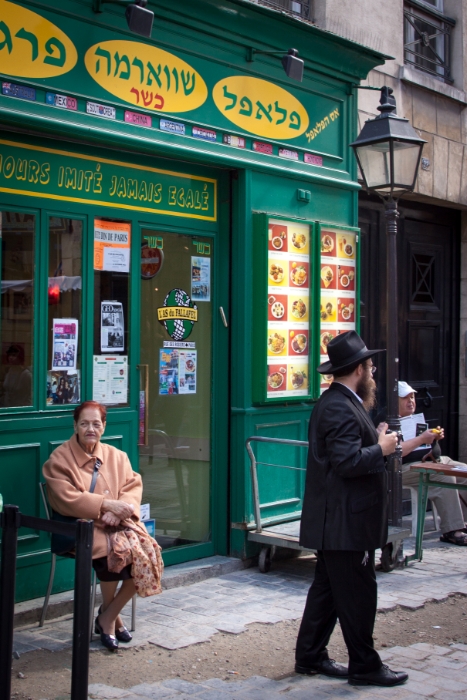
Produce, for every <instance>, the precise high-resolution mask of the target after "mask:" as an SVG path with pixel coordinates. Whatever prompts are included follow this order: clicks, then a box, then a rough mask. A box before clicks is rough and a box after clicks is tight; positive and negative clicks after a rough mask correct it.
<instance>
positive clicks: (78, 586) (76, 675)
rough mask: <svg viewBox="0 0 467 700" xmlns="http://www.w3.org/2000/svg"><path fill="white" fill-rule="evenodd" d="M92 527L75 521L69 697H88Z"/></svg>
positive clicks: (77, 699)
mask: <svg viewBox="0 0 467 700" xmlns="http://www.w3.org/2000/svg"><path fill="white" fill-rule="evenodd" d="M93 528H94V523H93V521H92V520H77V521H76V561H75V601H74V608H73V659H72V663H71V700H87V698H88V676H89V639H90V637H91V630H90V616H89V610H90V607H91V568H92V566H91V562H92V536H93Z"/></svg>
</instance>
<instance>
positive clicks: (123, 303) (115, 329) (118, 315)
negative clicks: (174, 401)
mask: <svg viewBox="0 0 467 700" xmlns="http://www.w3.org/2000/svg"><path fill="white" fill-rule="evenodd" d="M130 247H131V224H130V223H128V222H126V221H121V220H116V219H104V218H96V219H94V356H93V399H94V400H96V401H100V402H101V403H103V404H106V405H111V404H127V403H128V388H129V387H128V355H129V332H128V331H129V324H130Z"/></svg>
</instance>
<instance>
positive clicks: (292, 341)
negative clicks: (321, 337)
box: [289, 330, 309, 356]
mask: <svg viewBox="0 0 467 700" xmlns="http://www.w3.org/2000/svg"><path fill="white" fill-rule="evenodd" d="M308 354H309V350H308V331H305V330H303V331H302V330H292V331H289V356H293V355H302V356H305V355H308Z"/></svg>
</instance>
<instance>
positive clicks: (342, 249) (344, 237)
mask: <svg viewBox="0 0 467 700" xmlns="http://www.w3.org/2000/svg"><path fill="white" fill-rule="evenodd" d="M355 240H356V236H355V233H349V232H348V231H343V232H342V233H338V234H337V252H336V253H335V255H336V257H338V258H344V259H346V258H348V259H349V260H355Z"/></svg>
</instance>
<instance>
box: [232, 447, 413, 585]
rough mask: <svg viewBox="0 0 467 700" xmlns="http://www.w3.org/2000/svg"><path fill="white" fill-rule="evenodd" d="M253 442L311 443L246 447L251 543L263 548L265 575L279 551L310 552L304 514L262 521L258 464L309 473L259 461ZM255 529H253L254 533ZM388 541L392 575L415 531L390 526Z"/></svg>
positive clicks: (387, 566)
mask: <svg viewBox="0 0 467 700" xmlns="http://www.w3.org/2000/svg"><path fill="white" fill-rule="evenodd" d="M252 442H266V443H272V444H281V445H290V446H291V447H308V442H305V441H303V440H286V439H282V438H269V437H260V436H252V437H249V438H248V439H247V440H246V443H245V446H246V451H247V452H248V456H249V458H250V474H251V486H252V492H253V501H254V518H255V524H254V525H253V526H248V529H249V532H248V540H249V541H250V542H258V543H259V544H261V545H262V548H261V552H260V555H259V570H260V571H261V572H262V573H263V574H264V573H267V572H268V571H269V569H270V567H271V562H272V559H273V557H274V552H275V549H276V547H283V548H285V549H296V550H298V551H304V552H306V551H309V552H313V551H314V550H307V549H306V548H305V547H301V546H300V544H299V532H300V515H301V513H296V512H295V513H291V514H288V515H283V516H277V518H274V522H272V523H271V522H270V521H271V519H270V518H268V519H267V521H266V522H265V519H264V518H262V517H261V501H260V496H259V487H258V469H257V468H258V464H260V465H263V466H267V467H277V468H279V469H291V470H294V471H301V472H306V469H304V468H302V467H294V466H289V465H285V464H274V463H271V462H261V461H258V460H257V459H256V455H255V453H254V451H253V447H252V445H251V443H252ZM250 527H251V529H250ZM388 530H389V531H388V541H387V543H386V544H385V546H384V547H383V548H382V550H381V568H382V570H383V571H386V572H388V571H392V570H393V569H394V568H395V567H396V566H397V564H398V563H401V562H402V561H403V558H402V556H401V549H402V547H401V545H402V542H403V540H404V539H405V538H406V537H410V535H411V531H410V530H409V529H405V528H402V527H393V526H389V529H388Z"/></svg>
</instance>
